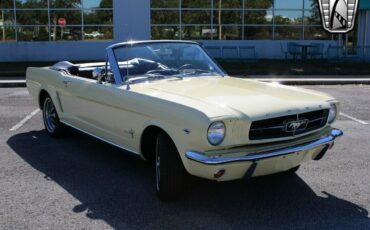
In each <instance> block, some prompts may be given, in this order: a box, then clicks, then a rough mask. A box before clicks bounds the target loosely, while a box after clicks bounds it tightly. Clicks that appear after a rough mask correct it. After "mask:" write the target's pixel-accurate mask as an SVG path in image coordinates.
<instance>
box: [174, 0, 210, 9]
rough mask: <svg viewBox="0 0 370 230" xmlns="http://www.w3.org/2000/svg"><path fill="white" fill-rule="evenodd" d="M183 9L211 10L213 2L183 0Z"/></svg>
mask: <svg viewBox="0 0 370 230" xmlns="http://www.w3.org/2000/svg"><path fill="white" fill-rule="evenodd" d="M181 7H182V8H207V9H209V8H211V7H212V0H197V1H194V0H182V6H181Z"/></svg>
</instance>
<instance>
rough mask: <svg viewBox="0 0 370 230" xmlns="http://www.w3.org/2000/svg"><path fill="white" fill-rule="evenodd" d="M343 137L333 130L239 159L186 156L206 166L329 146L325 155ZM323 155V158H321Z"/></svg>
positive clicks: (199, 154)
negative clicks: (286, 146)
mask: <svg viewBox="0 0 370 230" xmlns="http://www.w3.org/2000/svg"><path fill="white" fill-rule="evenodd" d="M342 135H343V132H342V131H341V130H339V129H332V130H331V131H330V132H329V134H327V135H325V136H323V137H321V138H320V139H318V140H315V141H311V142H308V143H304V144H301V145H297V146H292V147H289V148H283V149H276V150H272V151H266V152H256V153H252V154H248V155H245V156H238V157H211V156H206V155H204V154H202V153H199V152H194V151H189V152H186V153H185V155H186V157H187V158H188V159H189V160H192V161H195V162H198V163H201V164H204V165H222V164H228V163H235V162H257V161H259V160H264V159H268V158H274V157H280V156H284V155H289V154H294V153H297V152H302V151H307V150H310V149H314V148H317V147H320V146H327V147H326V148H324V150H325V151H324V150H323V154H325V152H326V150H327V149H328V147H329V146H330V144H332V143H333V142H334V140H335V139H336V138H338V137H340V136H342ZM323 154H319V155H318V156H317V158H318V157H320V159H321V158H322V156H323ZM320 155H321V156H320Z"/></svg>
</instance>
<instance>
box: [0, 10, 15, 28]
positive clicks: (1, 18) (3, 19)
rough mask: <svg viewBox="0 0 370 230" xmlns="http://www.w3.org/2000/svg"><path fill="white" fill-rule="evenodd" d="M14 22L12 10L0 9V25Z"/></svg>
mask: <svg viewBox="0 0 370 230" xmlns="http://www.w3.org/2000/svg"><path fill="white" fill-rule="evenodd" d="M14 22H15V21H14V10H4V9H3V10H0V26H13V25H14Z"/></svg>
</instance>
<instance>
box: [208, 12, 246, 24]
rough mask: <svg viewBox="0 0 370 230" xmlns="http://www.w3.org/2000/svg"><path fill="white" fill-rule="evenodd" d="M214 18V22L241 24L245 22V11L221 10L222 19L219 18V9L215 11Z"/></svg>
mask: <svg viewBox="0 0 370 230" xmlns="http://www.w3.org/2000/svg"><path fill="white" fill-rule="evenodd" d="M213 18H214V19H213V22H214V23H217V24H219V23H221V24H233V25H241V24H242V23H243V11H240V10H221V19H220V18H219V11H214V12H213Z"/></svg>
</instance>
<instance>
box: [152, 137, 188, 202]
mask: <svg viewBox="0 0 370 230" xmlns="http://www.w3.org/2000/svg"><path fill="white" fill-rule="evenodd" d="M155 152H156V157H155V181H156V190H157V194H158V196H159V198H160V199H161V200H165V201H167V200H174V199H176V198H178V197H179V195H180V194H181V192H182V191H183V188H184V183H185V176H186V171H185V168H184V166H183V164H182V161H181V158H180V155H179V153H178V151H177V149H176V147H175V145H174V143H173V142H172V141H171V140H170V138H169V137H168V136H167V135H165V134H163V133H159V134H158V136H157V139H156V151H155Z"/></svg>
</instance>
